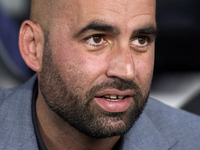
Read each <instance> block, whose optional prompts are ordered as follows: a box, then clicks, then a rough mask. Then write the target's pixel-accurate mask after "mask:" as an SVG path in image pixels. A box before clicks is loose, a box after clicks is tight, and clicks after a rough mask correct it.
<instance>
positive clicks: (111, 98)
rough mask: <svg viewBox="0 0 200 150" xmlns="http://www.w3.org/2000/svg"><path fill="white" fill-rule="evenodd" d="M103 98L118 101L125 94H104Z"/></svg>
mask: <svg viewBox="0 0 200 150" xmlns="http://www.w3.org/2000/svg"><path fill="white" fill-rule="evenodd" d="M104 97H105V99H107V100H109V101H120V100H122V99H123V98H124V97H125V96H121V95H104Z"/></svg>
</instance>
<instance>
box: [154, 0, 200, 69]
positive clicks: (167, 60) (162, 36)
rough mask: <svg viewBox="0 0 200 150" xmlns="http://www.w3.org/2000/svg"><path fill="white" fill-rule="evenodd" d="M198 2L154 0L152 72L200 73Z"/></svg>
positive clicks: (199, 4) (191, 0)
mask: <svg viewBox="0 0 200 150" xmlns="http://www.w3.org/2000/svg"><path fill="white" fill-rule="evenodd" d="M199 7H200V1H199V0H158V1H157V25H158V29H159V31H160V32H159V35H158V38H157V42H156V62H155V72H163V71H165V72H166V71H191V70H192V71H195V70H200V58H199V57H200V50H199V49H200V27H199V23H200V17H199V14H200V9H199Z"/></svg>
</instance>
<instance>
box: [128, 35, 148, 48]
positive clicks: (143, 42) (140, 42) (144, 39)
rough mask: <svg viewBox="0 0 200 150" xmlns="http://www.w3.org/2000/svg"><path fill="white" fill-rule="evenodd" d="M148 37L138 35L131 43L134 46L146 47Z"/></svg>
mask: <svg viewBox="0 0 200 150" xmlns="http://www.w3.org/2000/svg"><path fill="white" fill-rule="evenodd" d="M148 42H149V41H148V38H147V37H145V36H141V37H137V38H134V39H133V40H132V41H131V45H133V46H138V47H145V46H147V45H148Z"/></svg>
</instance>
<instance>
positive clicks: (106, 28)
mask: <svg viewBox="0 0 200 150" xmlns="http://www.w3.org/2000/svg"><path fill="white" fill-rule="evenodd" d="M89 30H95V31H103V32H109V33H112V34H116V35H118V34H119V33H120V32H119V29H118V28H117V27H114V26H112V25H109V24H105V23H99V22H92V23H90V24H88V25H87V26H85V27H84V28H82V29H81V30H80V31H79V32H78V33H76V34H75V36H74V37H79V36H80V35H81V34H83V33H85V32H87V31H89Z"/></svg>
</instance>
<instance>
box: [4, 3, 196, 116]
mask: <svg viewBox="0 0 200 150" xmlns="http://www.w3.org/2000/svg"><path fill="white" fill-rule="evenodd" d="M199 7H200V1H199V0H167V1H166V0H157V16H156V17H157V25H158V30H159V34H158V37H157V40H156V55H155V72H154V78H153V82H152V88H151V92H150V96H151V97H153V98H156V99H158V100H160V101H162V102H163V103H166V104H167V105H170V106H172V107H175V108H180V109H185V110H187V111H190V112H192V113H195V114H198V115H200V58H199V57H200V27H199V26H200V25H199V24H200V17H199V14H200V9H199ZM29 10H30V0H15V1H13V0H0V22H1V23H0V89H4V88H10V87H14V86H17V85H19V84H21V83H23V82H25V81H26V80H27V79H28V78H30V76H32V75H33V74H34V72H33V71H31V70H30V69H29V68H28V67H27V66H26V65H25V63H24V61H23V60H22V58H21V56H20V53H19V49H18V33H19V28H20V25H21V23H22V22H23V20H26V19H28V18H29Z"/></svg>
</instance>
